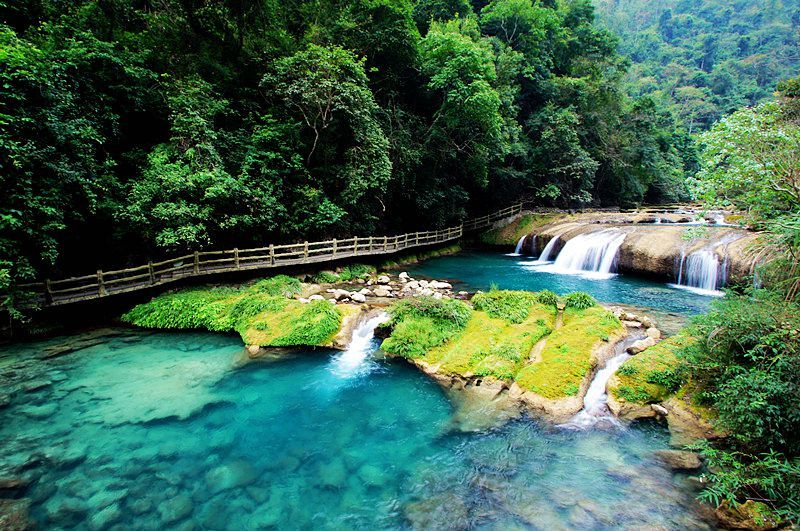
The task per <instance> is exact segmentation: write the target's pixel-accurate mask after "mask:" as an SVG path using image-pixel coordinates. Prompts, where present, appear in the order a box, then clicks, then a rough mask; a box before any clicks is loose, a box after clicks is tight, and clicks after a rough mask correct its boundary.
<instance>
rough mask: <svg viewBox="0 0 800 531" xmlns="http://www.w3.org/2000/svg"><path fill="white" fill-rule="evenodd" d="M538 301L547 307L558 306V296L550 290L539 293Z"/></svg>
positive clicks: (537, 295)
mask: <svg viewBox="0 0 800 531" xmlns="http://www.w3.org/2000/svg"><path fill="white" fill-rule="evenodd" d="M536 299H537V300H538V301H539V303H540V304H544V305H546V306H558V295H556V294H555V293H553V292H552V291H550V290H549V289H546V290H542V291H540V292H539V293H537V294H536Z"/></svg>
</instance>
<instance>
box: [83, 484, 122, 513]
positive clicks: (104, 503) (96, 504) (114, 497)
mask: <svg viewBox="0 0 800 531" xmlns="http://www.w3.org/2000/svg"><path fill="white" fill-rule="evenodd" d="M127 496H128V491H127V490H124V489H120V490H105V489H103V490H101V491H100V492H97V493H95V494H94V495H93V496H92V497H91V498H89V500H88V503H89V506H90V507H92V508H93V509H94V512H97V511H99V510H101V509H105V508H106V507H109V506H110V505H114V504H118V503H119V502H121V501H122V500H124V499H125V498H126V497H127Z"/></svg>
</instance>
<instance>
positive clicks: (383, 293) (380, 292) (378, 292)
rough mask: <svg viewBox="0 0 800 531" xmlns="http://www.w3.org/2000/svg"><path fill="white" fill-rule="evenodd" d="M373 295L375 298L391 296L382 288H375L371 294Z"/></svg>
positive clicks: (389, 292)
mask: <svg viewBox="0 0 800 531" xmlns="http://www.w3.org/2000/svg"><path fill="white" fill-rule="evenodd" d="M373 294H374V295H375V296H376V297H388V296H389V295H391V294H392V292H391V291H389V290H388V289H386V288H384V287H380V288H375V291H374V292H373Z"/></svg>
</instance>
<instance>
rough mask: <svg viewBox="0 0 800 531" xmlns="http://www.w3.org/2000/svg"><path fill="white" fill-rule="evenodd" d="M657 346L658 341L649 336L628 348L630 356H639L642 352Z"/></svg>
mask: <svg viewBox="0 0 800 531" xmlns="http://www.w3.org/2000/svg"><path fill="white" fill-rule="evenodd" d="M655 344H656V340H655V339H653V338H652V337H649V336H648V337H646V338H644V339H640V340H638V341H634V342H633V343H632V344H631V346H629V347H628V354H639V353H640V352H644V351H645V350H647V349H649V348H650V347H652V346H653V345H655Z"/></svg>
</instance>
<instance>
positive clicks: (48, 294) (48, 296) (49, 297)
mask: <svg viewBox="0 0 800 531" xmlns="http://www.w3.org/2000/svg"><path fill="white" fill-rule="evenodd" d="M44 301H45V302H46V303H47V304H53V289H52V288H51V287H50V279H49V278H48V279H46V280H45V281H44Z"/></svg>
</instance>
